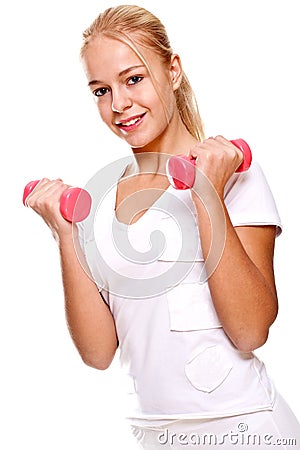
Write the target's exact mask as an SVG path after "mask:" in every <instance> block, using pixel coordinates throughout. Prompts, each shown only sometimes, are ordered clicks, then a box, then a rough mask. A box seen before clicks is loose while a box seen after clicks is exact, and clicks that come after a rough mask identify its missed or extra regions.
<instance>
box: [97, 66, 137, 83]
mask: <svg viewBox="0 0 300 450" xmlns="http://www.w3.org/2000/svg"><path fill="white" fill-rule="evenodd" d="M140 67H145V66H144V64H139V65H137V66H131V67H128V68H127V69H124V70H122V71H121V72H120V73H119V77H122V76H124V75H126V74H127V73H129V72H131V71H132V70H135V69H139V68H140ZM101 83H103V82H102V81H100V80H92V81H89V83H88V86H94V85H95V84H101Z"/></svg>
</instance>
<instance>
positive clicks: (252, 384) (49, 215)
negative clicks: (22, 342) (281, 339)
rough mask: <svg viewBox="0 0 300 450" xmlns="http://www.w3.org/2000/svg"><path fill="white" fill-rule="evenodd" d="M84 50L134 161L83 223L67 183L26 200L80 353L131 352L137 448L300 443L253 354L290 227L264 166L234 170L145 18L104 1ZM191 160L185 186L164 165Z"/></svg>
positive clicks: (89, 359) (101, 361) (104, 361)
mask: <svg viewBox="0 0 300 450" xmlns="http://www.w3.org/2000/svg"><path fill="white" fill-rule="evenodd" d="M81 57H82V62H83V66H84V70H85V72H86V76H87V80H88V85H89V87H90V89H91V92H92V94H93V95H94V98H95V100H96V102H97V107H98V111H99V114H100V116H101V119H102V121H103V122H104V123H105V124H106V125H107V126H108V128H109V129H110V130H111V131H112V132H113V133H115V134H116V135H117V136H119V137H120V138H121V139H123V140H124V141H125V142H126V143H127V144H128V145H129V146H130V147H131V149H132V152H133V157H132V158H129V159H126V158H125V159H124V161H121V162H120V161H119V162H118V163H117V162H116V164H115V166H111V168H110V170H109V174H108V175H109V176H108V184H107V180H106V181H105V180H104V178H105V177H102V175H103V174H102V175H101V173H100V175H99V176H98V177H96V179H95V180H94V184H93V187H92V190H94V192H92V194H93V200H94V210H93V213H92V214H91V216H90V218H88V219H87V221H84V222H82V223H81V224H78V225H73V226H72V225H71V224H70V223H69V222H67V221H66V220H64V219H63V218H62V217H61V215H60V213H59V198H60V196H61V194H62V192H63V191H64V190H65V189H66V187H67V186H66V185H65V184H64V183H63V182H62V181H61V180H52V181H51V180H48V179H43V180H42V181H41V182H40V183H39V184H38V186H37V187H36V188H35V189H34V191H33V192H32V193H31V194H30V196H29V197H28V198H27V204H28V205H29V206H30V207H32V208H33V209H34V210H35V211H36V212H38V213H39V214H40V215H41V216H42V217H43V219H44V220H45V222H46V223H47V224H48V226H49V227H50V229H51V230H52V233H53V235H54V237H55V239H56V240H57V242H58V245H59V250H60V255H61V265H62V276H63V283H64V290H65V303H66V313H67V321H68V326H69V329H70V333H71V335H72V338H73V340H74V343H75V345H76V347H77V348H78V351H79V353H80V355H81V357H82V359H83V361H84V362H85V363H86V364H88V365H90V366H92V367H95V368H98V369H101V370H104V369H106V368H107V367H108V366H109V365H110V363H111V361H112V360H113V358H114V355H115V353H116V350H117V348H119V349H120V360H121V363H122V365H123V366H124V369H125V371H126V373H127V376H128V381H129V384H130V386H129V399H130V411H129V412H128V417H129V418H130V420H131V423H132V428H133V431H134V434H135V436H136V437H137V440H138V442H139V443H140V445H141V448H145V449H159V448H176V449H179V448H182V447H183V446H184V448H195V446H197V445H198V446H203V447H207V448H219V447H220V446H223V448H226V449H227V448H228V449H229V448H240V447H242V446H243V445H248V446H250V447H251V448H260V449H262V448H269V446H270V445H281V448H294V449H295V448H300V426H299V423H298V422H297V419H296V418H295V416H294V415H293V413H292V412H291V410H290V409H289V407H288V406H287V404H286V403H285V401H284V400H283V399H282V398H281V396H280V395H279V393H278V392H277V391H276V389H275V387H274V385H273V384H272V382H271V380H270V379H269V377H268V374H267V372H266V369H265V367H264V364H263V363H262V362H261V361H260V360H259V359H258V358H257V357H256V356H255V354H254V353H253V350H255V349H256V348H258V347H260V346H262V345H263V344H264V343H265V342H266V340H267V337H268V332H269V328H270V326H271V324H272V323H273V322H274V320H275V318H276V315H277V295H276V287H275V281H274V273H273V252H274V240H275V237H276V235H278V234H279V233H280V230H281V228H280V227H281V225H280V219H279V217H278V213H277V210H276V206H275V203H274V200H273V197H272V194H271V192H270V189H269V187H268V184H267V181H266V179H265V177H264V175H263V172H262V171H261V169H260V167H259V165H258V164H257V163H255V162H254V163H252V165H251V167H250V169H249V170H248V171H247V172H243V173H239V174H238V173H235V171H236V169H237V168H238V166H239V165H240V164H241V162H242V159H243V155H242V152H241V151H240V150H238V149H237V148H236V147H235V146H234V145H233V144H232V143H231V142H230V141H228V140H227V139H225V138H224V137H222V136H217V137H210V138H208V139H205V137H204V132H203V128H202V122H201V118H200V116H199V113H198V109H197V103H196V101H195V98H194V96H193V92H192V89H191V87H190V84H189V82H188V79H187V77H186V75H185V74H184V72H183V70H182V66H181V61H180V57H179V56H178V55H177V54H176V53H173V51H172V48H171V46H170V43H169V40H168V37H167V35H166V31H165V29H164V27H163V25H162V24H161V22H160V21H159V20H158V19H157V18H156V17H155V16H153V15H152V14H151V13H150V12H148V11H146V10H145V9H143V8H140V7H137V6H119V7H114V8H109V9H108V10H106V11H105V12H104V13H102V14H100V15H99V17H98V18H97V19H96V20H95V21H94V23H93V24H92V25H91V26H90V28H89V29H88V30H86V31H85V33H84V44H83V47H82V49H81ZM105 151H107V149H106V150H105ZM182 153H184V154H186V155H188V156H190V157H192V158H194V159H196V167H197V175H196V182H195V185H194V187H193V189H188V190H183V191H179V190H176V189H174V188H173V186H171V185H170V182H169V180H168V178H167V176H166V162H167V160H168V159H169V157H170V156H173V155H178V154H182ZM114 167H116V169H114ZM105 183H106V184H107V186H106V185H105V186H106V188H105V189H104V194H103V195H102V194H101V195H100V196H99V195H98V194H97V189H99V191H103V185H104V184H105ZM97 195H98V196H97Z"/></svg>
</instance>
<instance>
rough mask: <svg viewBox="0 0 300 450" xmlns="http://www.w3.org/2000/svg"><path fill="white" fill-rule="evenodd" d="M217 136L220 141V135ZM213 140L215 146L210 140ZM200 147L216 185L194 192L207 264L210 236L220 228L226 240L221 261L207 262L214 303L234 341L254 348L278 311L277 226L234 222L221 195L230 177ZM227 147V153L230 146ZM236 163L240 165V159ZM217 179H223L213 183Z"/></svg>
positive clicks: (244, 348) (263, 338)
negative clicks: (211, 168) (222, 177)
mask: <svg viewBox="0 0 300 450" xmlns="http://www.w3.org/2000/svg"><path fill="white" fill-rule="evenodd" d="M219 140H221V141H222V138H219V139H218V141H219ZM217 143H218V144H220V143H221V144H222V142H217ZM209 144H210V146H212V143H209ZM226 146H227V142H225V147H226ZM221 147H222V145H221ZM199 150H200V154H201V161H202V165H203V167H204V169H203V170H204V172H206V176H207V174H210V177H209V178H210V182H211V183H212V185H213V195H211V192H210V190H209V189H208V190H207V192H206V190H205V189H203V188H202V192H200V193H201V195H200V196H199V195H197V194H195V193H193V200H194V204H195V207H196V211H197V216H198V229H199V235H200V240H201V246H202V251H203V256H204V259H205V260H206V262H207V263H209V253H210V250H211V243H212V238H214V239H215V236H216V233H219V236H218V237H219V238H221V241H222V252H220V254H219V257H218V261H217V264H216V263H215V262H214V266H213V267H209V264H208V266H207V273H208V274H209V276H208V283H209V287H210V291H211V295H212V299H213V303H214V306H215V309H216V312H217V314H218V317H219V320H220V322H221V324H222V326H223V329H224V331H225V332H226V334H227V335H228V337H229V338H230V339H231V341H232V342H233V344H234V345H235V346H236V347H237V348H238V349H239V350H241V351H245V352H250V351H252V350H254V349H256V348H258V347H260V346H262V345H263V344H264V343H265V342H266V340H267V337H268V333H269V328H270V326H271V324H272V323H273V322H274V320H275V318H276V316H277V312H278V301H277V294H276V286H275V279H274V270H273V255H274V246H275V235H276V227H275V226H272V225H270V226H240V227H234V226H233V225H232V222H231V220H230V217H229V214H228V211H227V208H226V205H225V202H224V199H223V191H224V185H225V182H226V179H228V176H227V177H226V176H225V177H224V180H223V182H222V181H220V173H221V172H222V170H221V169H217V167H218V164H217V163H216V160H214V158H213V157H212V158H211V152H209V153H208V158H207V159H209V160H210V159H211V161H210V163H209V164H208V162H207V161H206V162H205V158H204V156H205V153H206V152H205V149H204V151H203V149H202V148H200V149H196V153H195V151H194V156H198V155H197V153H198V152H199ZM224 150H225V154H227V149H226V148H225V149H224ZM229 153H230V152H229ZM218 154H219V152H218ZM227 157H228V154H227V155H225V160H226V158H227ZM230 158H232V155H231V156H230ZM230 158H229V159H230ZM199 159H200V158H199ZM223 159H224V158H223ZM203 161H204V162H203ZM224 164H225V166H226V163H225V161H223V164H222V165H223V173H224ZM233 164H235V165H236V166H237V164H236V162H235V163H233ZM205 166H206V167H205ZM209 166H211V167H214V168H213V170H211V171H210V170H209V169H208V167H209ZM227 166H229V163H228V164H227ZM218 170H219V176H218V174H217V171H218ZM230 170H232V169H228V173H230ZM214 171H215V174H214V173H213V172H214ZM233 171H234V169H233ZM214 179H215V180H219V181H218V182H217V181H215V183H214V182H213V180H214ZM218 183H219V184H218ZM200 185H201V183H200ZM202 186H203V183H202ZM221 187H222V188H221ZM200 191H201V186H200ZM208 205H209V209H208V208H207V206H208ZM220 207H221V208H220ZM220 209H221V210H222V214H221V215H220ZM214 212H215V214H214ZM212 215H214V216H215V218H217V222H218V220H219V222H220V224H221V226H220V228H218V227H216V219H214V220H213V221H212V220H211V218H212ZM221 216H222V217H221ZM218 217H219V219H218ZM216 228H217V229H216ZM220 229H221V232H220Z"/></svg>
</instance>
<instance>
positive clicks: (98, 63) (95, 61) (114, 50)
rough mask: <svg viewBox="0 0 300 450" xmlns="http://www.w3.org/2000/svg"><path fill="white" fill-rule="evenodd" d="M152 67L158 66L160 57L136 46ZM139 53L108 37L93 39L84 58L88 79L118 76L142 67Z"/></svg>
mask: <svg viewBox="0 0 300 450" xmlns="http://www.w3.org/2000/svg"><path fill="white" fill-rule="evenodd" d="M135 46H136V48H137V50H138V51H139V52H140V53H141V54H142V55H143V57H144V58H145V60H146V61H147V63H148V64H149V65H151V67H152V66H153V65H157V64H158V56H157V55H156V54H155V52H153V51H152V50H150V49H148V48H144V47H143V48H142V47H141V46H140V45H139V44H137V43H136V44H135ZM142 64H143V62H142V60H141V59H140V57H139V56H138V55H137V53H136V52H135V51H134V50H133V49H132V48H131V47H130V46H129V45H128V44H126V43H124V42H122V41H119V40H117V39H112V38H109V37H107V36H98V37H96V38H93V39H92V40H91V41H90V42H89V44H88V46H87V48H86V49H85V53H84V56H83V65H84V69H85V71H86V74H87V77H88V78H94V77H97V78H98V79H99V78H100V79H101V80H103V77H104V76H105V78H107V77H111V76H112V75H113V76H116V75H117V74H119V73H120V72H122V71H123V70H124V69H127V68H128V67H134V66H137V65H142Z"/></svg>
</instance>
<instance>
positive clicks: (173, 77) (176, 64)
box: [169, 53, 182, 91]
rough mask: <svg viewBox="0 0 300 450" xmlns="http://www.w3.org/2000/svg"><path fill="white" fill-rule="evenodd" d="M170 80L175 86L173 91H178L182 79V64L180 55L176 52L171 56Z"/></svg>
mask: <svg viewBox="0 0 300 450" xmlns="http://www.w3.org/2000/svg"><path fill="white" fill-rule="evenodd" d="M169 70H170V81H171V84H172V87H173V91H176V90H177V89H178V88H179V86H180V84H181V80H182V66H181V60H180V57H179V55H177V54H176V53H174V54H173V55H172V57H171V63H170V69H169Z"/></svg>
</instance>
